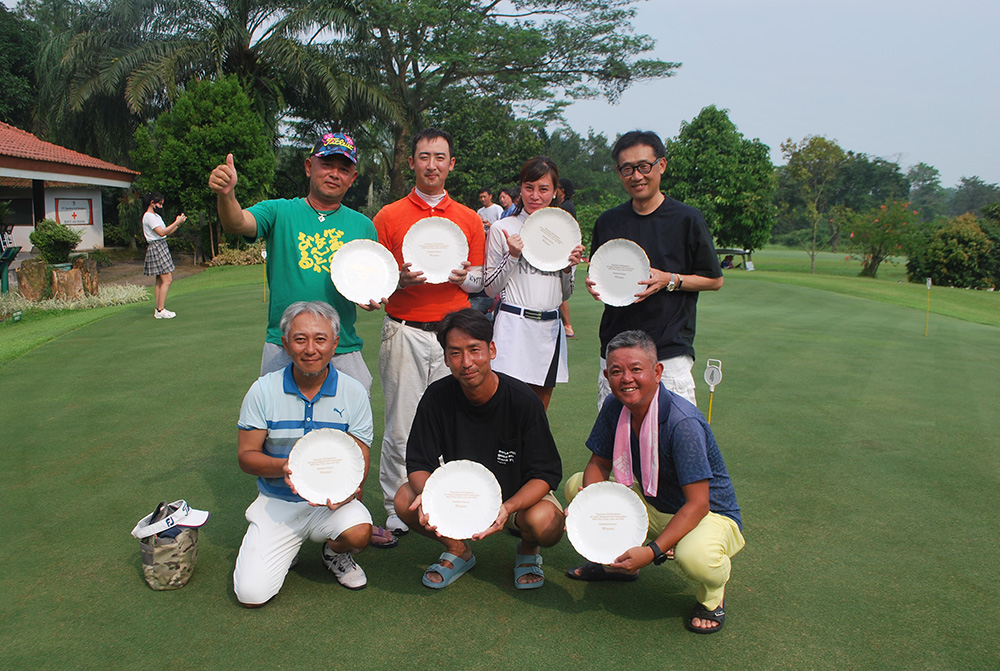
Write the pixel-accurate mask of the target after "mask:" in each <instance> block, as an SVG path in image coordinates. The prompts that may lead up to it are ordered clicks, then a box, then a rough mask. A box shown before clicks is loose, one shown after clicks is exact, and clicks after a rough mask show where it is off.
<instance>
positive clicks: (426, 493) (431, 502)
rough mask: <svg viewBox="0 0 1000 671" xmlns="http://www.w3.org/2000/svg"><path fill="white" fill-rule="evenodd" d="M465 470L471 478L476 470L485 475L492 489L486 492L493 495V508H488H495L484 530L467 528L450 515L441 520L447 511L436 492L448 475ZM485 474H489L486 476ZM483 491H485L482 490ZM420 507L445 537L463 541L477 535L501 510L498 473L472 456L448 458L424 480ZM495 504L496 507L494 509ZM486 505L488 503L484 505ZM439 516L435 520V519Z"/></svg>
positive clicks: (501, 500) (487, 494)
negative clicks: (439, 501) (453, 519)
mask: <svg viewBox="0 0 1000 671" xmlns="http://www.w3.org/2000/svg"><path fill="white" fill-rule="evenodd" d="M463 472H464V473H465V474H466V475H465V477H467V478H468V477H469V476H470V474H471V473H475V474H477V475H478V476H480V477H483V478H484V481H485V483H486V485H487V487H489V490H490V491H487V492H485V495H486V496H489V497H491V498H490V499H489V501H488V502H487V503H489V505H490V507H489V509H488V510H492V511H493V512H492V515H493V516H492V518H491V519H490V520H489V521H488V522H486V524H485V526H484V527H483V528H482V529H477V530H475V531H469V529H468V528H465V527H463V526H462V525H461V524H453V523H452V521H451V520H448V519H447V518H445V519H442V518H441V515H442V514H444V513H445V510H443V509H442V508H441V507H440V506H439V504H438V503H437V500H438V498H437V492H438V490H439V489H440V488H442V487H444V484H443V483H444V482H446V478H448V477H453V476H454V475H456V474H462V473H463ZM485 476H489V478H486V477H485ZM481 494H483V492H481ZM420 501H421V506H422V507H423V510H424V513H426V514H427V516H428V523H429V524H431V525H432V526H435V527H436V528H437V531H438V533H439V534H441V535H442V536H445V537H447V538H454V539H455V540H464V539H466V538H472V536H473V535H474V534H477V533H481V532H483V531H486V530H487V529H488V528H489V527H490V525H491V524H493V522H494V521H495V520H496V518H497V515H498V514H499V513H500V506H501V504H502V503H503V492H502V491H501V489H500V483H499V482H497V479H496V476H495V475H493V472H492V471H490V469H488V468H486V467H485V466H483V465H482V464H480V463H479V462H478V461H472V460H470V459H456V460H454V461H449V462H448V463H446V464H444V465H443V466H439V467H438V468H436V469H434V472H433V473H431V475H430V477H429V478H427V481H426V482H425V483H424V490H423V493H422V495H421V498H420ZM493 504H495V505H496V508H495V509H494V508H493ZM484 506H485V504H484ZM488 516H489V515H483V517H482V519H484V520H485V519H486V517H488ZM435 518H436V519H435Z"/></svg>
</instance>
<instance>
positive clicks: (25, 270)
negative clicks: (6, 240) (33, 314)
mask: <svg viewBox="0 0 1000 671" xmlns="http://www.w3.org/2000/svg"><path fill="white" fill-rule="evenodd" d="M14 273H15V274H16V275H17V290H18V292H19V293H20V294H21V295H22V296H24V297H25V298H27V299H28V300H29V301H40V300H42V296H44V295H45V288H46V286H47V285H48V274H47V273H46V272H45V261H43V260H42V259H28V260H26V261H24V262H23V263H21V267H20V268H18V269H17V270H15V271H14Z"/></svg>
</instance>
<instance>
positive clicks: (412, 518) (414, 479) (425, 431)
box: [395, 309, 565, 589]
mask: <svg viewBox="0 0 1000 671" xmlns="http://www.w3.org/2000/svg"><path fill="white" fill-rule="evenodd" d="M437 338H438V342H440V343H441V347H442V348H444V359H445V363H446V364H447V365H448V368H449V369H451V375H450V376H449V377H446V378H443V379H441V380H438V381H437V382H434V383H432V384H431V385H430V386H429V387H428V388H427V391H425V392H424V395H423V397H422V398H421V399H420V404H419V405H418V406H417V413H416V416H415V417H414V418H413V427H412V429H411V431H410V436H409V439H408V441H407V443H406V472H407V482H406V483H404V484H403V486H402V487H400V489H399V491H398V492H397V493H396V500H395V505H396V514H397V515H399V517H400V519H402V520H403V522H405V523H406V525H407V526H409V527H410V528H411V529H414V530H416V531H417V532H418V533H420V534H422V535H424V536H427V537H428V538H433V539H434V540H437V541H438V542H439V543H441V544H442V545H443V546H444V548H445V552H444V553H442V555H441V557H440V558H439V559H438V562H437V563H436V564H434V565H432V566H431V567H430V568H428V569H427V571H425V572H424V577H423V584H424V585H426V586H427V587H430V588H432V589H441V588H444V587H447V586H448V585H450V584H451V583H453V582H454V581H455V580H457V579H458V578H459V577H460V576H462V574H464V573H465V572H466V571H468V570H469V569H471V568H472V567H473V566H474V565H475V563H476V558H475V557H474V556H473V554H472V546H471V544H470V543H469V542H467V541H464V540H457V539H454V538H447V537H445V536H441V535H439V534H438V533H437V532H436V530H435V528H434V527H432V526H430V525H429V524H428V519H427V515H426V514H425V513H424V511H423V508H422V507H421V494H422V493H423V491H424V483H426V482H427V478H429V477H430V475H431V473H432V472H433V471H434V469H436V468H437V467H438V465H439V464H440V460H443V461H444V462H445V463H447V462H449V461H455V460H457V459H468V460H471V461H475V462H478V463H480V464H482V465H483V466H485V467H486V468H488V469H489V470H490V471H491V472H492V473H493V475H495V476H496V479H497V481H498V482H499V483H500V489H501V491H502V493H503V503H502V505H501V506H500V512H499V514H498V515H497V518H496V520H495V521H494V522H493V524H492V525H491V526H490V527H489V528H488V529H486V530H485V531H483V532H482V533H479V534H476V535H475V536H473V537H472V540H474V541H475V540H480V539H482V538H485V537H486V536H489V535H491V534H494V533H496V532H497V531H500V530H501V529H504V528H507V529H511V530H515V531H517V532H520V535H521V542H520V544H519V545H518V547H517V550H516V557H515V561H514V586H515V587H516V588H517V589H535V588H538V587H541V586H542V584H543V583H544V582H545V574H544V573H543V572H542V557H541V555H540V554H539V550H540V549H541V548H543V547H551V546H553V545H555V544H556V543H558V542H559V539H560V538H562V535H563V527H564V523H565V516H564V515H563V512H562V506H561V505H560V504H559V501H558V500H557V499H556V498H555V496H554V495H553V493H552V490H554V489H555V488H556V487H557V486H558V485H559V482H560V480H562V462H561V461H560V459H559V452H558V451H557V450H556V444H555V440H554V439H553V438H552V432H551V431H550V430H549V424H548V420H547V418H546V415H545V409H544V408H543V407H542V402H541V401H540V400H538V396H537V395H535V393H534V392H533V391H531V389H530V388H529V387H528V386H527V385H526V384H524V383H523V382H520V381H518V380H515V379H514V378H512V377H509V376H507V375H504V374H503V373H498V372H495V371H493V370H492V368H491V366H490V362H491V361H492V360H493V358H494V357H495V356H496V346H495V345H494V344H493V325H492V324H491V323H490V322H489V320H488V319H487V318H486V317H484V316H483V315H482V314H481V313H479V312H477V311H475V310H472V309H465V310H459V311H457V312H452V313H451V314H449V315H447V316H446V317H445V318H444V319H443V320H441V324H440V326H439V328H438V333H437Z"/></svg>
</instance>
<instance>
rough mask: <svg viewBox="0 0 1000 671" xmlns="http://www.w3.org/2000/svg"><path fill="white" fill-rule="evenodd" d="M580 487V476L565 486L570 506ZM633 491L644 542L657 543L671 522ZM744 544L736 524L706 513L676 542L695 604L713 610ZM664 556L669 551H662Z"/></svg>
mask: <svg viewBox="0 0 1000 671" xmlns="http://www.w3.org/2000/svg"><path fill="white" fill-rule="evenodd" d="M582 485H583V473H576V474H574V475H573V476H572V477H570V479H569V480H568V481H567V482H566V488H565V491H564V493H565V495H566V502H567V503H569V502H570V501H572V500H573V498H574V497H575V496H576V495H577V493H579V489H580V487H581V486H582ZM632 491H634V492H635V493H636V494H638V495H639V498H640V499H642V502H643V504H644V505H645V506H646V514H647V515H648V517H649V528H648V529H647V531H646V542H647V543H648V542H649V541H651V540H656V538H657V537H658V536H659V535H660V534H661V533H662V532H663V530H664V529H665V528H666V526H667V524H668V523H669V522H670V520H671V519H673V517H674V516H673V515H672V514H669V513H661V512H660V511H658V510H657V509H656V508H654V507H653V506H651V505H649V502H647V501H646V499H645V497H644V496H642V490H641V487H640V486H639V484H638V483H636V484H634V485H633V486H632ZM745 544H746V541H745V540H744V539H743V534H741V533H740V528H739V526H737V524H736V522H734V521H733V520H732V519H730V518H728V517H726V516H725V515H719V514H717V513H713V512H709V513H708V515H706V516H705V517H703V518H702V520H701V522H699V523H698V526H696V527H695V528H694V529H692V530H691V531H689V532H688V533H687V535H686V536H684V538H682V539H680V541H678V542H677V546H676V547H675V548H674V560H675V561H676V562H677V565H678V566H680V567H681V570H682V571H684V574H685V575H686V576H687V577H688V578H690V579H691V580H694V581H695V582H696V583H698V585H699V587H698V592H697V594H696V596H697V598H698V602H699V603H701V604H704V606H705V607H706V608H707V609H708V610H715V609H716V608H717V607H718V606H719V604H720V603H722V599H723V597H724V596H725V592H726V583H727V582H729V575H730V572H731V569H732V566H731V563H730V558H731V557H733V556H734V555H736V553H737V552H739V551H740V550H742V549H743V546H744V545H745ZM661 549H662V550H663V551H664V552H666V551H667V549H668V548H661Z"/></svg>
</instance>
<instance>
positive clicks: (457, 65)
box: [335, 0, 678, 197]
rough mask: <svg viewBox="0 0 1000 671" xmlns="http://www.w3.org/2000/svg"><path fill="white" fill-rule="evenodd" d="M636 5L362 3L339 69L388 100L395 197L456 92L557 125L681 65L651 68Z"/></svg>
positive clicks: (656, 63) (343, 43)
mask: <svg viewBox="0 0 1000 671" xmlns="http://www.w3.org/2000/svg"><path fill="white" fill-rule="evenodd" d="M636 2H637V0H517V1H516V2H500V1H499V0H409V1H408V2H400V1H399V0H364V1H363V2H361V1H359V2H358V3H357V5H358V6H359V7H363V9H364V12H363V16H362V22H361V24H360V29H359V30H358V31H356V32H353V31H352V32H344V33H342V34H340V35H337V36H336V39H335V43H336V46H337V47H338V55H339V58H338V62H341V63H345V64H347V65H348V66H349V67H350V69H351V71H352V72H354V73H355V74H358V75H359V76H361V77H362V78H364V79H365V80H366V81H372V82H378V83H379V85H380V86H381V89H382V91H383V92H384V94H385V96H386V97H387V98H388V99H389V100H391V102H392V104H393V105H394V107H395V109H396V112H397V119H396V120H394V121H392V122H391V125H390V128H391V132H392V138H393V139H392V152H391V155H392V162H391V165H390V169H389V175H390V194H391V195H392V196H393V197H399V196H400V195H402V194H403V193H405V191H406V172H407V170H406V167H407V157H408V156H409V155H410V143H411V138H412V137H413V135H414V134H415V133H416V132H417V131H419V130H420V128H421V127H422V126H423V125H425V124H426V123H427V122H428V119H429V115H428V113H429V111H430V110H431V109H432V108H433V107H434V106H435V105H436V104H438V103H439V102H440V101H442V100H444V99H445V98H446V97H447V94H448V92H449V91H452V90H471V91H474V92H475V93H476V94H477V95H479V96H485V97H491V98H493V99H495V100H497V101H498V102H499V103H501V104H521V105H522V107H520V108H519V109H518V112H519V114H520V113H522V112H523V113H525V114H527V115H528V116H529V117H531V118H533V119H539V120H543V121H544V120H551V119H553V118H554V117H555V116H556V115H557V114H558V110H559V109H560V106H561V105H563V104H565V102H566V101H567V100H571V99H580V98H592V97H596V96H599V95H602V94H603V95H604V96H606V97H607V98H608V99H609V100H611V101H616V100H617V99H618V97H619V95H620V94H621V93H622V91H624V90H625V89H626V88H628V87H629V86H630V85H632V84H633V83H634V82H639V81H644V80H650V79H656V78H660V77H667V76H670V75H671V74H673V72H674V70H675V69H676V68H677V67H678V64H676V63H667V62H663V61H660V60H653V59H644V58H641V57H640V56H641V55H642V54H645V53H646V52H648V51H650V50H651V49H652V47H653V44H654V42H653V40H652V39H651V38H649V37H648V36H646V35H636V34H634V33H633V32H632V28H631V24H632V20H633V19H634V17H635V9H634V5H635V4H636Z"/></svg>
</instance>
